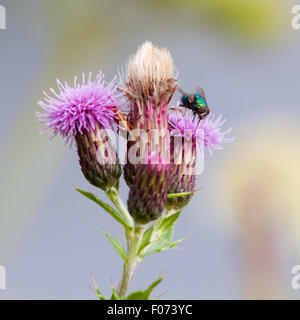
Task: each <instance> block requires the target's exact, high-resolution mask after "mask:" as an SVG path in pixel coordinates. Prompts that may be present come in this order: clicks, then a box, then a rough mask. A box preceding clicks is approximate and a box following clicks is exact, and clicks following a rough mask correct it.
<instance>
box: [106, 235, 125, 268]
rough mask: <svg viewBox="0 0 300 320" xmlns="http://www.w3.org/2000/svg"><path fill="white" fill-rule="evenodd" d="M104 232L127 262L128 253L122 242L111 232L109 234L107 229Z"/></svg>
mask: <svg viewBox="0 0 300 320" xmlns="http://www.w3.org/2000/svg"><path fill="white" fill-rule="evenodd" d="M104 233H105V235H106V237H107V239H108V240H109V241H110V243H111V244H112V245H113V247H114V248H115V249H116V251H117V252H118V254H119V255H120V257H121V258H122V259H123V260H124V261H125V262H126V261H127V254H126V251H125V249H124V248H123V246H122V245H121V243H120V242H119V241H118V240H117V239H115V238H114V237H113V236H112V235H111V234H109V233H108V232H107V231H105V230H104Z"/></svg>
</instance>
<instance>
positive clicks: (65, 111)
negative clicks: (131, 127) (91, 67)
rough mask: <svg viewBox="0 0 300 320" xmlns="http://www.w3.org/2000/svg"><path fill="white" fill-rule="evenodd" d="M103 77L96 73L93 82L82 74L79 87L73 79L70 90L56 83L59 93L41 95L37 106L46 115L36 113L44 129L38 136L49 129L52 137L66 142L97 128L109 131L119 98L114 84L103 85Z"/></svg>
mask: <svg viewBox="0 0 300 320" xmlns="http://www.w3.org/2000/svg"><path fill="white" fill-rule="evenodd" d="M103 77H104V75H103V74H102V73H101V72H100V73H99V74H98V75H97V77H96V79H95V80H94V81H93V80H92V73H91V72H90V73H89V75H88V77H87V79H86V77H85V74H82V83H78V78H77V76H76V77H75V79H74V86H73V87H71V86H69V84H68V83H67V82H65V84H62V83H61V82H60V81H59V80H57V86H58V89H59V92H58V93H57V92H56V91H55V90H53V89H50V91H51V93H52V94H53V96H52V97H51V96H50V95H48V93H47V92H44V95H45V97H44V101H39V102H38V104H39V106H40V107H42V108H43V109H44V110H45V111H46V112H47V113H37V117H38V120H39V122H41V123H42V124H44V125H46V126H47V128H46V129H45V130H43V131H42V132H45V131H48V130H49V129H50V130H52V131H53V136H55V135H57V134H60V135H61V136H62V137H63V138H65V139H66V142H69V141H70V139H71V138H73V137H75V136H76V135H77V134H83V133H84V131H89V130H91V129H92V130H95V128H96V126H97V125H98V126H99V127H103V128H111V127H112V125H113V123H114V120H115V119H116V117H117V116H116V112H117V110H119V109H120V101H119V99H118V98H119V96H120V95H119V94H117V92H116V88H115V86H114V81H112V82H110V83H108V84H107V85H105V84H104V82H103Z"/></svg>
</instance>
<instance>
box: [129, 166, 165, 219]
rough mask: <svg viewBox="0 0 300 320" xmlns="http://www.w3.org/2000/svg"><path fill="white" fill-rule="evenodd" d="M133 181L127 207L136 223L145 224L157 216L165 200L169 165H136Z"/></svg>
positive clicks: (163, 207)
mask: <svg viewBox="0 0 300 320" xmlns="http://www.w3.org/2000/svg"><path fill="white" fill-rule="evenodd" d="M135 169H136V176H135V182H134V184H132V185H131V188H130V192H129V198H128V209H129V212H130V214H131V215H132V217H133V218H134V220H135V221H136V222H137V223H140V224H146V223H148V222H150V221H152V220H155V219H157V218H159V216H160V215H161V213H162V212H163V211H164V209H165V206H166V201H167V191H168V181H169V175H170V166H169V165H166V164H149V165H143V164H141V165H136V166H135Z"/></svg>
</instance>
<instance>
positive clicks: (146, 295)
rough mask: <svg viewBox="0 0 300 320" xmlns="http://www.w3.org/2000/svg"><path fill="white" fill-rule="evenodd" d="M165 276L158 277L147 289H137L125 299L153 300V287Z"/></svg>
mask: <svg viewBox="0 0 300 320" xmlns="http://www.w3.org/2000/svg"><path fill="white" fill-rule="evenodd" d="M163 278H164V277H160V278H158V279H157V280H156V281H154V282H153V283H151V285H150V286H149V287H148V288H147V289H146V290H140V291H135V292H132V293H131V294H129V295H128V296H127V297H126V298H125V300H151V299H150V295H151V293H152V291H153V289H154V288H155V287H156V286H157V285H159V284H160V283H161V281H162V280H163Z"/></svg>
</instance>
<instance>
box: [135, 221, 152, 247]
mask: <svg viewBox="0 0 300 320" xmlns="http://www.w3.org/2000/svg"><path fill="white" fill-rule="evenodd" d="M153 230H154V228H153V225H152V226H151V227H149V228H148V229H147V230H146V231H145V233H144V235H143V239H142V241H141V244H140V248H139V251H138V253H140V252H141V251H142V250H143V249H144V248H145V247H146V246H148V245H149V244H150V240H151V236H152V234H153Z"/></svg>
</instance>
